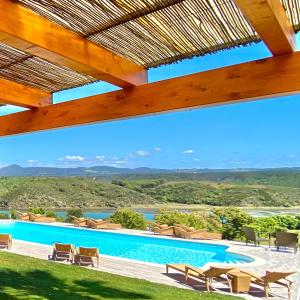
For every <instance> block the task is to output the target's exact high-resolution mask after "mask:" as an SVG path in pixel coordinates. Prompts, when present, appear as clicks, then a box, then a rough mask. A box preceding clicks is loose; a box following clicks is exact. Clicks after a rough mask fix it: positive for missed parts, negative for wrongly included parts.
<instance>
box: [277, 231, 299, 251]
mask: <svg viewBox="0 0 300 300" xmlns="http://www.w3.org/2000/svg"><path fill="white" fill-rule="evenodd" d="M274 243H275V246H276V248H277V250H279V248H280V247H288V248H293V249H294V252H295V253H296V252H297V250H298V234H297V233H292V232H276V240H275V242H274Z"/></svg>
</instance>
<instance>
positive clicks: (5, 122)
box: [0, 52, 300, 136]
mask: <svg viewBox="0 0 300 300" xmlns="http://www.w3.org/2000/svg"><path fill="white" fill-rule="evenodd" d="M297 92H300V52H295V53H293V54H287V55H281V56H277V57H272V58H267V59H262V60H258V61H253V62H248V63H243V64H240V65H235V66H230V67H225V68H221V69H216V70H211V71H206V72H201V73H197V74H193V75H188V76H183V77H178V78H173V79H169V80H164V81H159V82H155V83H151V84H146V85H142V86H139V87H134V88H129V89H124V90H120V91H115V92H110V93H105V94H101V95H96V96H91V97H87V98H82V99H79V100H73V101H69V102H64V103H59V104H55V105H50V106H47V107H42V108H39V109H36V110H32V111H25V112H20V113H15V114H11V115H7V116H3V117H0V136H6V135H12V134H18V133H25V132H31V131H39V130H46V129H53V128H61V127H67V126H74V125H81V124H88V123H96V122H103V121H110V120H117V119H123V118H129V117H136V116H141V115H149V114H155V113H161V112H168V111H175V110H183V109H192V108H197V107H205V106H211V105H221V104H227V103H234V102H241V101H247V100H254V99H262V98H271V97H275V96H282V95H289V94H293V93H297Z"/></svg>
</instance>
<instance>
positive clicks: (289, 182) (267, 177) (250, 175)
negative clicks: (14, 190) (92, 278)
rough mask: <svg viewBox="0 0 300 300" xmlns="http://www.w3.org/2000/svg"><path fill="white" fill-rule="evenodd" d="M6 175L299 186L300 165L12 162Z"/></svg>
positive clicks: (0, 170)
mask: <svg viewBox="0 0 300 300" xmlns="http://www.w3.org/2000/svg"><path fill="white" fill-rule="evenodd" d="M0 176H7V177H96V178H97V179H103V180H112V179H121V180H141V179H164V180H167V181H185V180H188V181H211V182H217V183H218V182H219V183H235V184H252V185H253V184H256V185H276V186H286V187H288V186H289V187H297V188H298V187H299V188H300V168H279V169H247V170H245V169H230V170H208V169H174V170H171V169H154V168H136V169H129V168H115V167H109V166H93V167H79V168H49V167H27V168H23V167H21V166H19V165H10V166H7V167H3V168H0Z"/></svg>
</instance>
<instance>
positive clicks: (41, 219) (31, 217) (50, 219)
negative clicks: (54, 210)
mask: <svg viewBox="0 0 300 300" xmlns="http://www.w3.org/2000/svg"><path fill="white" fill-rule="evenodd" d="M29 220H30V221H31V222H40V223H51V222H55V221H56V218H53V217H46V216H44V215H40V214H33V213H29Z"/></svg>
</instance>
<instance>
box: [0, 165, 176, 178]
mask: <svg viewBox="0 0 300 300" xmlns="http://www.w3.org/2000/svg"><path fill="white" fill-rule="evenodd" d="M168 172H173V171H172V170H171V171H169V170H163V169H151V168H136V169H128V168H115V167H108V166H94V167H88V168H85V167H79V168H50V167H27V168H23V167H21V166H19V165H10V166H7V167H3V168H0V176H15V177H18V176H46V177H51V176H53V177H72V176H77V177H85V176H89V177H94V176H113V175H121V174H156V173H168Z"/></svg>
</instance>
